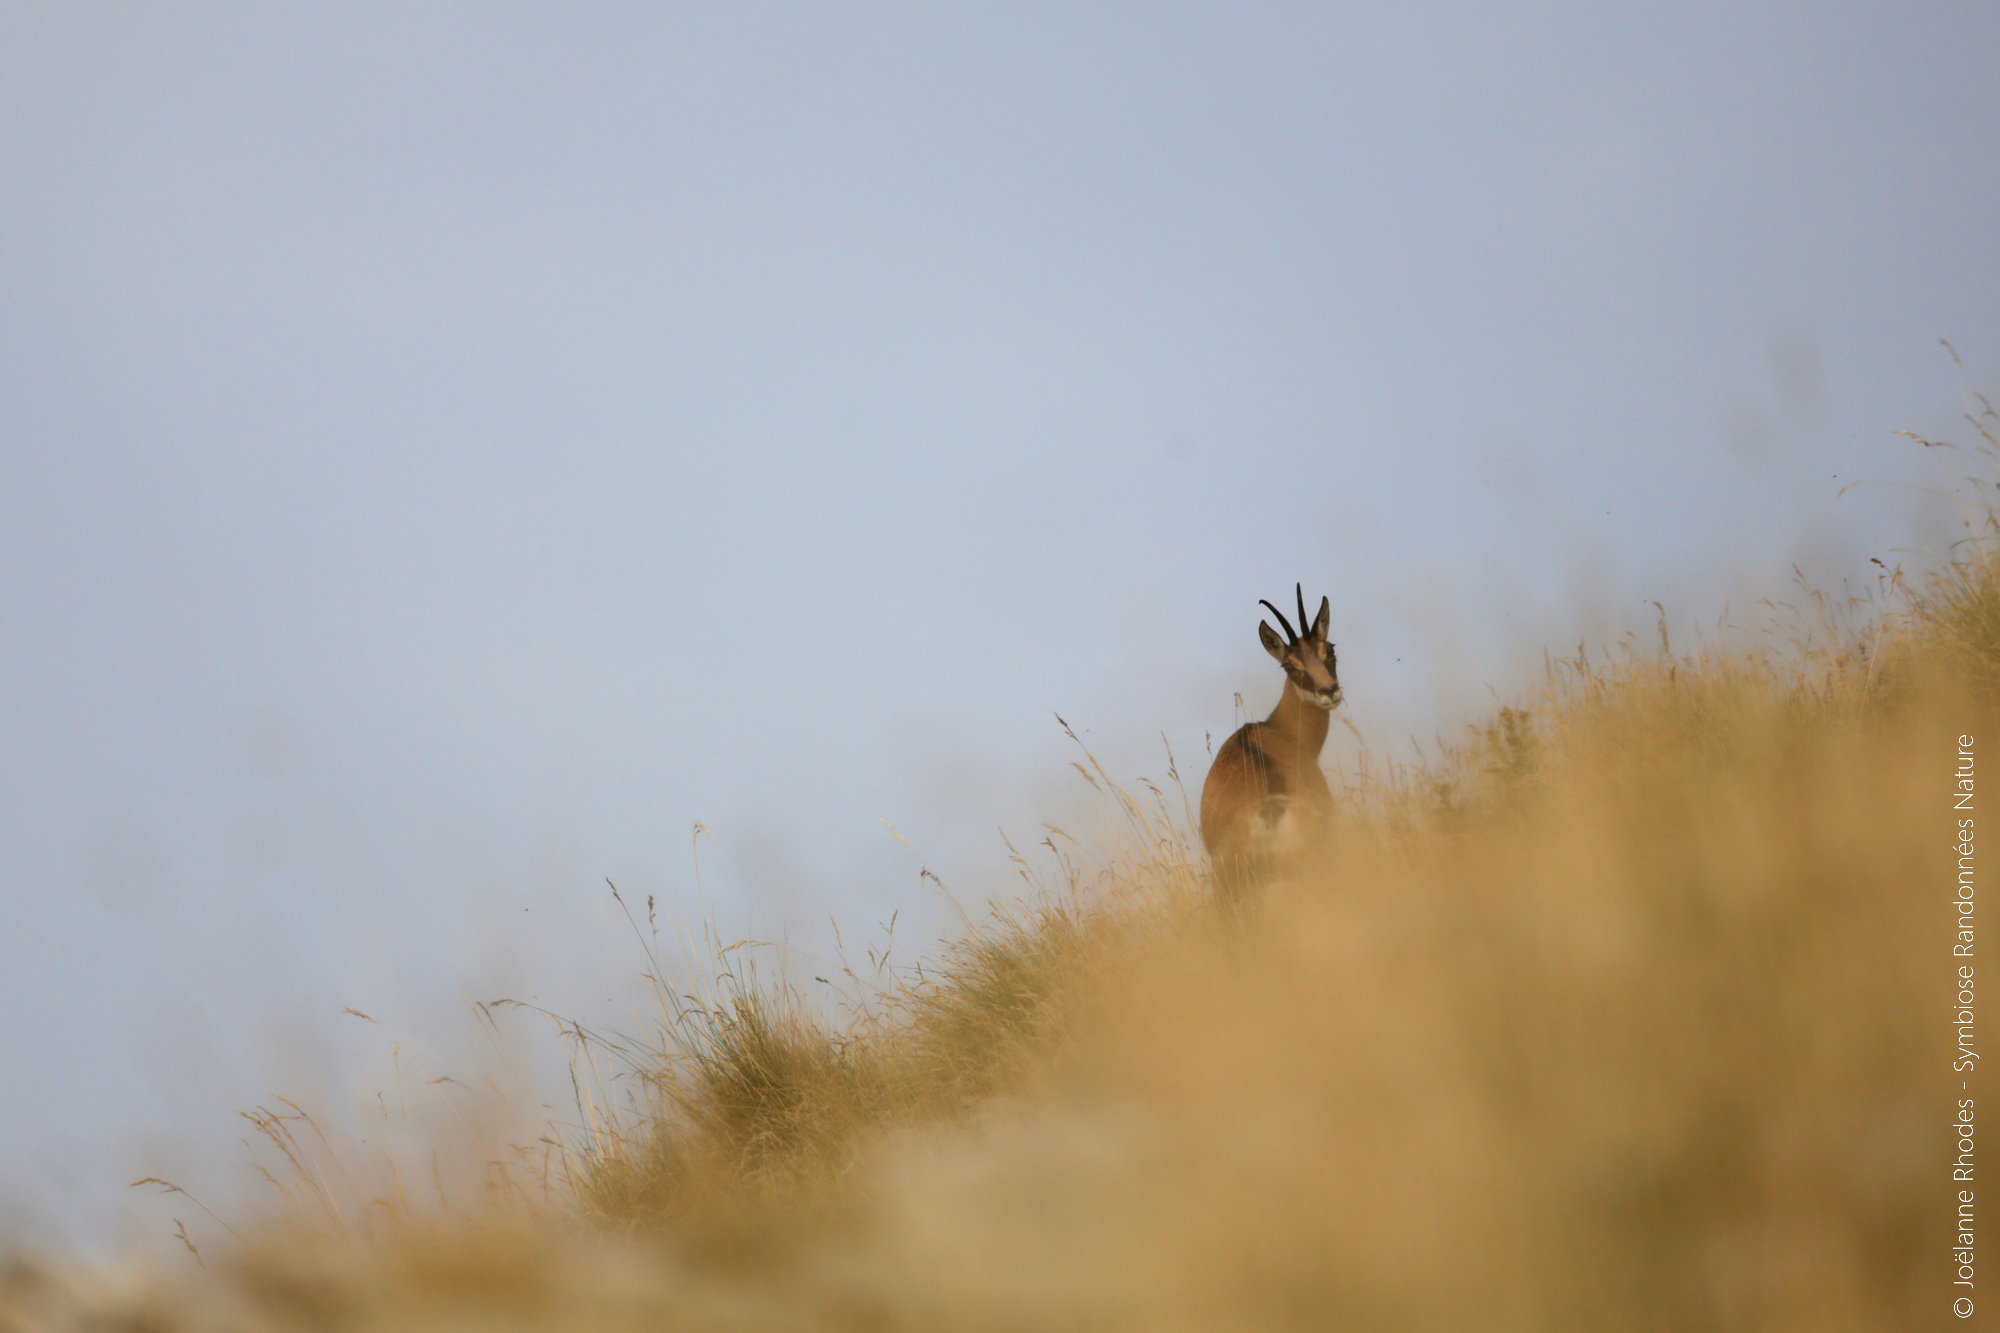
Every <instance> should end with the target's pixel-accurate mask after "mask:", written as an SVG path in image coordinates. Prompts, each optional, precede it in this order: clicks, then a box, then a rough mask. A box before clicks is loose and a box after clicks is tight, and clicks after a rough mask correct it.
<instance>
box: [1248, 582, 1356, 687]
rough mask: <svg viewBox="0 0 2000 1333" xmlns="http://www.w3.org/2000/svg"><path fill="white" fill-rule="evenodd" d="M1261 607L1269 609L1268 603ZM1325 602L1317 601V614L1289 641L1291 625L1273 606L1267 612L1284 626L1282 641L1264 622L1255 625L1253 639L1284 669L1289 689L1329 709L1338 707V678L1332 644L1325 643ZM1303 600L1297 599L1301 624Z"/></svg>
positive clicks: (1303, 608) (1303, 612)
mask: <svg viewBox="0 0 2000 1333" xmlns="http://www.w3.org/2000/svg"><path fill="white" fill-rule="evenodd" d="M1264 605H1265V606H1271V604H1270V603H1269V602H1265V603H1264ZM1330 609H1331V608H1330V607H1329V606H1328V604H1327V599H1326V598H1324V597H1322V598H1320V599H1319V614H1318V615H1317V616H1315V617H1313V622H1312V624H1311V625H1310V626H1308V627H1307V629H1306V632H1305V634H1304V635H1303V636H1301V637H1298V638H1291V632H1292V626H1291V622H1290V621H1288V620H1286V619H1285V617H1284V614H1283V613H1282V612H1280V611H1279V610H1278V608H1277V607H1275V606H1272V607H1271V612H1272V614H1273V615H1276V616H1277V617H1278V623H1279V624H1281V625H1283V626H1284V627H1285V634H1286V638H1287V639H1290V642H1287V641H1286V639H1280V638H1279V637H1278V631H1276V630H1274V629H1272V628H1271V626H1270V624H1269V623H1268V622H1265V621H1259V622H1257V637H1258V639H1259V640H1261V641H1262V642H1263V644H1264V651H1265V652H1267V653H1269V654H1270V655H1271V656H1273V657H1275V658H1277V659H1278V665H1279V666H1281V667H1283V668H1284V669H1285V675H1286V676H1287V677H1289V678H1290V680H1291V682H1292V686H1293V688H1295V689H1297V690H1298V692H1299V696H1300V697H1301V698H1303V699H1304V700H1305V701H1306V702H1307V703H1309V704H1311V705H1312V706H1313V707H1315V708H1326V709H1332V708H1337V707H1339V705H1340V675H1339V673H1338V671H1337V670H1336V669H1335V660H1334V651H1333V645H1332V644H1331V643H1328V642H1327V638H1326V630H1327V616H1328V613H1329V611H1330ZM1305 614H1306V613H1305V599H1304V595H1303V593H1301V595H1300V599H1299V620H1300V623H1302V624H1303V623H1304V621H1305Z"/></svg>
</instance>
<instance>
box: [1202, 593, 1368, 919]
mask: <svg viewBox="0 0 2000 1333" xmlns="http://www.w3.org/2000/svg"><path fill="white" fill-rule="evenodd" d="M1294 591H1295V593H1296V595H1297V597H1298V602H1299V628H1300V631H1301V632H1300V633H1297V634H1294V633H1293V632H1292V624H1291V622H1290V621H1289V620H1286V619H1285V613H1284V612H1282V611H1280V610H1279V609H1278V608H1277V607H1275V606H1271V603H1269V602H1266V601H1262V600H1261V599H1260V600H1259V602H1258V605H1259V606H1266V607H1270V610H1271V614H1272V615H1274V616H1276V617H1277V618H1278V623H1279V624H1280V625H1283V626H1284V627H1285V637H1284V639H1282V640H1280V639H1279V638H1278V632H1277V631H1276V630H1274V629H1272V628H1271V626H1270V624H1269V622H1267V621H1261V620H1260V621H1258V622H1257V637H1258V639H1259V640H1261V641H1262V643H1263V645H1264V651H1266V652H1268V653H1269V654H1271V656H1273V657H1275V658H1277V659H1278V665H1279V666H1282V667H1283V668H1284V669H1285V693H1284V695H1283V696H1282V697H1281V698H1280V699H1279V700H1278V706H1277V707H1276V708H1273V709H1272V710H1271V715H1270V716H1269V717H1267V718H1265V719H1264V720H1263V721H1262V722H1248V723H1245V724H1244V725H1243V726H1241V727H1239V728H1238V729H1237V731H1236V734H1235V735H1233V736H1231V737H1230V738H1229V739H1228V740H1226V741H1224V742H1223V743H1222V748H1221V749H1220V750H1218V751H1216V754H1215V762H1214V763H1213V764H1211V765H1210V766H1209V770H1208V778H1207V780H1206V781H1204V782H1203V783H1202V784H1201V840H1202V842H1203V843H1205V844H1206V845H1207V847H1208V855H1209V860H1210V861H1211V863H1212V864H1213V865H1214V867H1215V883H1216V888H1217V890H1218V892H1220V893H1221V894H1223V895H1224V896H1225V897H1233V896H1235V895H1237V894H1240V893H1241V892H1242V891H1243V890H1245V889H1246V888H1248V887H1249V886H1251V885H1253V884H1255V883H1257V882H1259V881H1261V880H1264V879H1267V878H1269V877H1270V876H1271V875H1272V874H1273V873H1274V872H1277V871H1280V870H1282V869H1285V868H1287V867H1288V866H1290V865H1293V864H1296V863H1297V862H1298V861H1299V860H1300V858H1301V857H1302V856H1304V855H1306V854H1308V853H1309V852H1310V851H1311V850H1312V849H1313V848H1314V847H1315V846H1317V845H1319V843H1320V842H1321V840H1322V839H1323V838H1324V837H1325V832H1326V822H1327V818H1328V816H1329V815H1331V814H1332V813H1333V792H1332V791H1331V790H1329V789H1328V787H1327V785H1326V775H1325V774H1324V773H1322V772H1320V767H1319V752H1320V747H1321V746H1323V745H1325V744H1326V731H1327V723H1328V722H1329V721H1330V719H1331V717H1332V713H1333V710H1334V709H1335V708H1337V707H1339V705H1340V677H1339V674H1338V673H1337V672H1336V670H1335V667H1334V652H1333V645H1332V644H1331V643H1329V642H1328V641H1327V637H1326V629H1327V615H1328V613H1329V610H1330V608H1329V606H1328V603H1327V599H1326V598H1324V597H1322V598H1320V599H1319V615H1318V616H1316V617H1315V618H1314V619H1313V621H1312V623H1311V624H1310V625H1308V624H1307V623H1306V594H1305V585H1304V584H1298V585H1296V586H1295V588H1294Z"/></svg>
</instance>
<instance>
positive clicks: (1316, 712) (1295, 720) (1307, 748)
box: [1264, 680, 1332, 755]
mask: <svg viewBox="0 0 2000 1333" xmlns="http://www.w3.org/2000/svg"><path fill="white" fill-rule="evenodd" d="M1331 721H1332V714H1331V713H1329V712H1328V711H1327V710H1326V709H1324V708H1320V707H1317V706H1316V705H1314V704H1310V703H1307V702H1306V700H1305V697H1304V696H1303V695H1301V694H1300V693H1299V690H1298V687H1297V686H1296V685H1294V684H1292V682H1291V681H1289V680H1287V681H1286V682H1285V693H1284V695H1283V696H1282V697H1281V698H1280V699H1279V700H1278V706H1277V707H1276V708H1273V709H1272V710H1271V716H1269V717H1267V718H1265V719H1264V725H1266V726H1268V727H1270V728H1272V729H1273V730H1275V731H1282V732H1284V733H1285V734H1287V735H1289V736H1292V737H1294V738H1296V739H1297V741H1298V745H1299V749H1300V750H1301V751H1303V752H1305V753H1308V754H1313V755H1317V754H1318V753H1319V751H1320V747H1321V746H1323V745H1325V744H1326V729H1327V724H1328V723H1329V722H1331Z"/></svg>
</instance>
